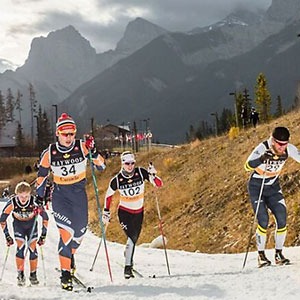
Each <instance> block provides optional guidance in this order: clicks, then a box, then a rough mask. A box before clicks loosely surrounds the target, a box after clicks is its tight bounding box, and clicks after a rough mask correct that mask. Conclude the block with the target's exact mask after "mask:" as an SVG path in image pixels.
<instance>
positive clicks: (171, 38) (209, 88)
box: [61, 0, 300, 143]
mask: <svg viewBox="0 0 300 300" xmlns="http://www.w3.org/2000/svg"><path fill="white" fill-rule="evenodd" d="M297 3H298V2H295V0H289V1H287V2H286V6H284V7H283V6H282V5H281V3H280V2H276V1H274V2H273V3H272V5H271V7H270V8H269V10H268V11H267V12H266V13H265V16H264V18H262V17H258V18H257V20H261V21H260V22H254V23H253V24H250V25H247V26H246V25H245V23H242V22H236V23H235V24H233V25H232V24H229V23H228V22H227V23H224V25H223V26H214V27H213V28H212V29H211V30H203V31H202V32H200V33H195V34H190V33H189V34H184V33H167V34H164V35H162V36H159V37H158V38H156V39H154V40H152V41H151V42H150V43H149V44H147V45H146V46H144V47H143V48H141V49H140V50H138V51H136V52H134V53H133V54H132V55H131V56H129V57H127V58H124V59H123V60H122V61H120V62H118V63H116V64H115V65H114V66H113V67H111V68H109V69H107V70H105V71H104V72H102V73H101V74H99V75H98V76H96V77H94V78H93V79H92V80H91V81H89V82H87V83H85V84H84V85H82V86H81V87H80V88H78V89H77V90H76V91H75V92H74V93H73V94H72V95H70V97H68V98H67V99H66V100H65V101H64V102H63V103H62V105H61V108H62V109H65V110H68V111H69V112H70V113H71V114H72V115H73V116H74V117H75V118H77V119H79V120H81V121H80V122H81V126H82V127H83V130H87V129H88V128H89V119H90V118H91V117H93V118H95V121H96V123H98V124H103V123H104V122H105V120H107V119H110V120H111V121H112V122H115V123H119V124H122V123H123V122H126V123H127V122H131V123H132V122H133V121H135V122H137V123H138V122H139V120H143V119H145V118H150V125H151V126H150V127H151V129H152V131H153V132H154V138H155V139H157V140H158V141H160V142H168V143H179V142H183V141H184V138H185V133H186V131H187V130H188V128H189V126H190V125H194V126H197V124H199V122H200V121H201V120H208V121H210V120H212V117H211V116H210V115H211V113H212V112H219V113H221V112H222V110H223V108H224V107H227V108H232V107H233V99H232V97H231V96H229V93H230V92H232V91H233V90H238V89H243V88H245V87H247V88H248V89H250V88H251V89H252V87H254V86H255V80H256V78H257V76H258V74H259V73H260V72H263V73H265V74H266V76H267V79H268V78H270V82H269V83H270V90H271V92H272V94H274V93H275V96H274V95H273V96H274V97H277V95H279V94H280V95H281V96H282V97H283V102H284V104H285V105H286V107H287V106H288V105H291V103H292V102H293V100H294V95H295V94H294V92H295V90H296V86H295V80H296V78H297V71H296V70H297V67H298V61H297V62H294V63H293V60H294V59H295V57H297V56H296V54H295V53H296V52H297V50H298V45H299V43H298V41H297V38H296V36H297V34H296V30H297V26H298V25H299V19H300V18H298V19H297V18H296V17H297V15H298V14H299V11H297V12H295V8H296V7H298V6H297V5H298V4H297ZM293 4H294V5H293ZM274 6H275V8H274ZM276 7H277V9H279V8H280V9H283V11H284V14H283V16H285V15H287V13H289V15H290V16H291V17H290V18H286V17H282V18H281V19H279V20H278V18H276V19H274V20H273V19H272V16H273V11H276ZM290 20H293V21H291V22H290ZM270 62H272V63H270ZM284 66H287V68H284ZM283 74H284V76H283ZM283 77H284V81H283V80H282V78H283ZM273 82H275V84H273ZM284 86H288V87H289V88H288V89H286V88H284Z"/></svg>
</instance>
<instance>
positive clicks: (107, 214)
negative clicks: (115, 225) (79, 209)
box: [102, 208, 110, 225]
mask: <svg viewBox="0 0 300 300" xmlns="http://www.w3.org/2000/svg"><path fill="white" fill-rule="evenodd" d="M102 222H103V223H104V224H105V225H107V224H108V223H109V222H110V211H109V209H107V208H104V209H103V213H102Z"/></svg>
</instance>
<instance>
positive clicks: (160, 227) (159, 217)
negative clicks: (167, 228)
mask: <svg viewBox="0 0 300 300" xmlns="http://www.w3.org/2000/svg"><path fill="white" fill-rule="evenodd" d="M155 201H156V208H157V213H158V219H159V229H160V232H161V235H162V240H163V247H164V252H165V258H166V264H167V269H168V274H169V276H170V275H171V273H170V267H169V260H168V254H167V248H166V242H165V235H164V233H163V222H162V218H161V214H160V209H159V204H158V197H157V192H156V191H155Z"/></svg>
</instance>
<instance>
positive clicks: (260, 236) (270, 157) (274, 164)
mask: <svg viewBox="0 0 300 300" xmlns="http://www.w3.org/2000/svg"><path fill="white" fill-rule="evenodd" d="M289 138H290V133H289V130H288V129H287V128H285V127H276V128H275V129H274V130H273V132H272V134H271V136H270V138H269V139H268V140H266V141H264V142H262V143H260V144H259V145H258V146H257V147H256V148H255V149H254V150H253V151H252V153H251V154H250V156H249V157H248V159H247V161H246V163H245V169H246V170H247V171H251V172H252V173H251V175H250V179H249V182H248V192H249V196H250V200H251V204H252V208H253V210H254V212H255V213H256V212H257V221H258V225H257V229H256V244H257V249H258V266H259V267H263V266H268V265H270V264H271V261H270V260H269V259H268V258H267V257H266V255H265V246H266V235H267V228H268V223H269V214H268V210H270V211H271V212H272V213H273V215H274V216H275V220H276V232H275V263H276V264H289V262H290V260H289V259H287V258H285V257H284V255H283V254H282V249H283V246H284V242H285V238H286V234H287V228H286V220H287V211H286V204H285V201H284V196H283V194H282V191H281V187H280V182H279V174H280V172H281V170H282V168H283V166H284V164H285V162H286V160H287V158H288V157H291V158H292V159H294V160H295V161H297V162H300V151H299V150H298V149H297V148H296V146H294V145H293V144H291V143H289ZM259 200H260V201H259Z"/></svg>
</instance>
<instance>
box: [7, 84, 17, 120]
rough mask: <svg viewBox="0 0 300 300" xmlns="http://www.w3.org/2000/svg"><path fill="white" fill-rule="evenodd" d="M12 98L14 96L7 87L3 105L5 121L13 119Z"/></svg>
mask: <svg viewBox="0 0 300 300" xmlns="http://www.w3.org/2000/svg"><path fill="white" fill-rule="evenodd" d="M14 99H15V97H14V96H13V94H12V91H11V89H10V88H8V89H7V95H6V105H5V112H6V120H7V121H14Z"/></svg>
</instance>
